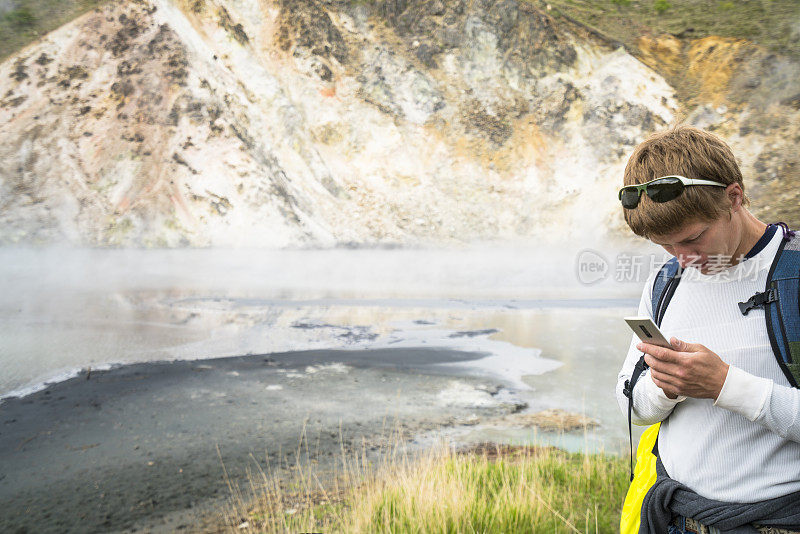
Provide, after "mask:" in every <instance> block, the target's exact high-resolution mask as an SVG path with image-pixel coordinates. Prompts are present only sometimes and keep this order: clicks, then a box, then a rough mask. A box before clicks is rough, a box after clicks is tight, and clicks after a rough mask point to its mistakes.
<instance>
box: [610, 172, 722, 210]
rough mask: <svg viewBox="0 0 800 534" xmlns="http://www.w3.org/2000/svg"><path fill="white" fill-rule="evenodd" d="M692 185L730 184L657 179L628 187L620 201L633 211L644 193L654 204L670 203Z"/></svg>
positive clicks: (683, 177) (709, 181)
mask: <svg viewBox="0 0 800 534" xmlns="http://www.w3.org/2000/svg"><path fill="white" fill-rule="evenodd" d="M690 185H716V186H719V187H728V184H721V183H719V182H712V181H711V180H695V179H692V178H686V177H685V176H678V175H671V176H662V177H661V178H656V179H655V180H650V181H649V182H645V183H643V184H637V185H626V186H625V187H623V188H622V189H620V190H619V200H620V202H622V207H623V208H625V209H629V210H632V209H633V208H635V207H636V206H638V205H639V199H640V198H641V196H642V191H644V192H645V193H647V196H648V197H650V200H652V201H653V202H668V201H670V200H672V199H675V198H678V197H679V196H680V195H681V193H683V190H684V189H685V188H686V187H687V186H690Z"/></svg>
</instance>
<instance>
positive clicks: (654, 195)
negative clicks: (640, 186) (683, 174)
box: [647, 178, 683, 202]
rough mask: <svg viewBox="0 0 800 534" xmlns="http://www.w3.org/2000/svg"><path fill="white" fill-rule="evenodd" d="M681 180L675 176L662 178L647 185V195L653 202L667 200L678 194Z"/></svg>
mask: <svg viewBox="0 0 800 534" xmlns="http://www.w3.org/2000/svg"><path fill="white" fill-rule="evenodd" d="M682 192H683V182H681V181H680V180H678V179H677V178H664V179H663V180H657V181H655V182H653V183H651V184H648V185H647V196H649V197H650V199H651V200H652V201H653V202H667V201H669V200H672V199H674V198H677V197H678V196H680V194H681V193H682Z"/></svg>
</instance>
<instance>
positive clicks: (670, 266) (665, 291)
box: [622, 258, 683, 480]
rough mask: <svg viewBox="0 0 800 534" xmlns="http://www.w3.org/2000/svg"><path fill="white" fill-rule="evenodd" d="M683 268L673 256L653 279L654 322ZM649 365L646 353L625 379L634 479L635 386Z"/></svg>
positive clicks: (652, 303)
mask: <svg viewBox="0 0 800 534" xmlns="http://www.w3.org/2000/svg"><path fill="white" fill-rule="evenodd" d="M682 272H683V269H682V268H681V266H680V264H679V263H678V259H677V258H671V259H670V260H669V261H667V262H666V263H664V265H662V266H661V268H660V269H659V271H658V273H657V274H656V277H655V278H654V279H653V291H652V293H651V294H650V302H651V305H652V309H653V316H654V318H655V320H654V322H655V323H656V325H657V326H661V320H662V319H663V318H664V313H666V311H667V305H668V304H669V301H670V300H671V299H672V295H673V294H674V293H675V289H676V288H677V287H678V283H679V282H680V281H681V274H682ZM648 367H649V366H648V365H647V363H645V361H644V353H642V355H641V356H640V357H639V361H638V362H636V365H635V366H634V368H633V373H632V374H631V377H630V379H628V380H626V381H625V387H624V388H623V390H622V393H623V394H624V395H625V396H626V397H628V442H629V443H630V447H631V480H633V424H632V422H631V412H632V411H633V388H634V386H636V382H638V381H639V377H640V376H641V374H642V373H643V372H644V371H645V369H647V368H648Z"/></svg>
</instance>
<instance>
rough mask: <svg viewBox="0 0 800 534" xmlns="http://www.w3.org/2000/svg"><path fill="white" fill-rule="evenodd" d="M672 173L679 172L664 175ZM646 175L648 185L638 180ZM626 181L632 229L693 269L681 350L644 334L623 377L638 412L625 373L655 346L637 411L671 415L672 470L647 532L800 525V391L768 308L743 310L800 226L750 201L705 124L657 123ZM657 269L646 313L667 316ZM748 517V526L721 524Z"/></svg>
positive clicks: (676, 343)
mask: <svg viewBox="0 0 800 534" xmlns="http://www.w3.org/2000/svg"><path fill="white" fill-rule="evenodd" d="M662 177H670V178H663V179H661V180H658V181H655V180H657V179H659V178H662ZM648 182H650V183H648ZM646 183H647V190H645V188H644V187H638V188H637V187H632V186H636V185H640V184H646ZM624 184H625V187H623V189H622V190H621V191H620V200H621V202H622V205H623V212H624V217H625V221H626V223H627V224H628V226H629V227H630V228H631V230H632V231H633V232H634V233H636V234H637V235H639V236H642V237H644V238H646V239H649V240H650V241H652V242H653V243H656V244H658V245H660V246H662V247H663V248H664V249H665V250H666V251H667V252H668V253H669V254H671V255H673V256H675V257H676V258H677V259H678V261H679V263H680V266H681V267H682V268H683V271H682V274H681V279H680V283H679V284H678V285H677V288H676V290H675V293H674V294H673V296H672V299H671V300H670V301H669V305H668V307H667V308H666V312H665V314H664V316H663V319H662V322H661V330H662V332H664V334H665V336H667V338H668V339H669V341H670V344H671V345H672V346H673V347H674V349H675V350H670V349H665V348H661V347H656V346H654V345H650V344H646V343H641V342H639V340H638V338H637V337H636V336H632V340H631V344H630V347H629V349H628V354H627V357H626V358H625V362H624V364H623V366H622V370H621V371H620V373H619V378H618V381H617V387H616V396H617V401H618V403H619V406H620V408H621V409H622V410H623V413H625V414H626V415H627V413H628V398H627V397H626V396H625V394H624V393H623V389H624V388H625V381H626V380H629V379H630V378H631V375H632V372H633V369H634V366H635V364H636V362H637V361H638V360H639V357H640V356H641V355H642V353H645V355H646V356H645V362H646V363H647V364H648V365H649V369H646V370H645V371H644V372H643V373H642V374H641V375H640V376H639V379H638V381H637V382H636V384H635V386H634V388H633V392H632V399H633V411H632V414H631V417H632V422H633V423H634V424H637V425H651V424H653V423H656V422H659V421H661V428H660V431H659V435H658V442H657V449H658V457H659V461H660V464H661V465H662V467H660V470H661V472H659V480H658V482H657V483H656V485H654V486H653V488H651V490H650V492H649V493H648V495H647V497H646V498H645V502H644V505H643V510H642V523H641V525H642V526H641V530H640V532H658V533H659V534H661V532H669V533H673V532H675V533H682V532H752V533H756V532H770V533H778V532H800V390H798V389H796V388H793V387H791V385H790V383H789V381H788V380H787V377H786V376H785V375H784V373H783V372H782V370H781V368H780V366H779V364H778V363H777V360H776V358H775V356H774V354H773V350H772V347H771V345H770V341H769V338H768V334H767V329H766V320H765V315H764V310H763V308H757V309H753V310H751V311H749V313H747V314H746V315H744V314H743V313H742V312H741V310H740V307H739V306H738V303H739V302H742V301H746V300H747V299H748V298H749V297H751V296H752V295H754V294H755V293H758V292H761V291H764V288H765V284H766V278H767V273H768V271H769V269H770V266H771V264H772V260H773V259H774V257H775V255H776V252H777V251H778V247H779V245H780V244H781V240H782V239H783V238H784V234H785V233H786V232H788V228H786V227H785V224H783V223H781V224H780V225H779V224H771V225H767V224H765V223H763V222H762V221H760V220H758V219H757V218H756V217H755V216H753V214H751V213H750V212H749V211H748V210H747V206H748V205H749V199H748V198H747V196H746V195H745V193H744V183H743V181H742V174H741V171H740V170H739V167H738V165H737V163H736V159H735V158H734V156H733V154H732V152H731V150H730V148H729V147H728V146H727V145H726V144H725V143H724V142H723V141H722V140H720V139H719V138H717V137H716V136H714V135H713V134H710V133H708V132H705V131H702V130H698V129H696V128H690V127H677V128H674V129H671V130H668V131H665V132H662V133H658V134H655V135H653V136H651V137H650V138H649V139H647V140H646V141H644V142H643V143H642V144H640V145H639V146H638V147H636V149H635V150H634V152H633V154H632V155H631V157H630V160H629V161H628V165H627V167H626V169H625V177H624ZM655 274H656V273H655V272H653V273H651V274H650V276H649V278H648V279H647V281H646V283H645V287H644V290H643V292H642V298H641V302H640V303H639V315H641V316H645V315H647V316H650V317H651V318H653V317H654V312H653V310H652V309H651V308H652V304H651V292H652V288H653V281H654V278H655ZM793 312H794V313H800V310H793ZM665 480H666V481H667V482H669V484H667V485H665V484H664V482H665ZM657 486H658V487H659V490H656V487H657ZM674 488H679V489H680V490H681V492H680V493H679V492H676V491H674ZM678 501H680V502H678ZM687 502H689V504H687ZM736 503H738V504H736ZM676 509H678V510H681V511H683V512H684V514H679V513H676V512H675V510H676ZM775 509H777V510H778V511H777V512H775V511H774V510H775ZM687 510H690V511H692V512H695V511H696V513H690V512H687ZM768 510H773V511H772V512H768ZM696 517H700V518H702V519H703V521H702V522H701V521H696V520H694V519H695V518H696ZM687 518H688V525H687ZM731 518H733V520H732V519H731ZM736 518H743V519H742V521H743V522H744V523H743V524H742V526H740V527H737V528H736V529H734V530H721V531H720V530H717V528H716V526H725V525H727V526H725V527H724V528H728V529H730V525H731V524H733V523H736V521H735V519H736ZM745 519H747V521H745ZM723 520H724V521H723ZM665 522H667V523H671V524H670V525H669V526H667V525H666V524H665ZM753 525H755V526H753ZM764 525H771V526H770V527H766V526H764ZM776 526H778V527H780V528H775V527H776ZM770 529H771V530H770Z"/></svg>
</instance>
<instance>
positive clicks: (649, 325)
mask: <svg viewBox="0 0 800 534" xmlns="http://www.w3.org/2000/svg"><path fill="white" fill-rule="evenodd" d="M624 319H625V322H626V323H628V326H630V327H631V330H633V331H634V333H635V334H636V335H637V336H639V339H641V340H642V341H644V342H645V343H650V344H651V345H658V346H659V347H666V348H668V349H671V348H672V345H670V344H669V341H667V338H666V337H665V336H664V334H662V333H661V330H659V329H658V327H657V326H656V323H654V322H653V320H652V319H651V318H650V317H625V318H624Z"/></svg>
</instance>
